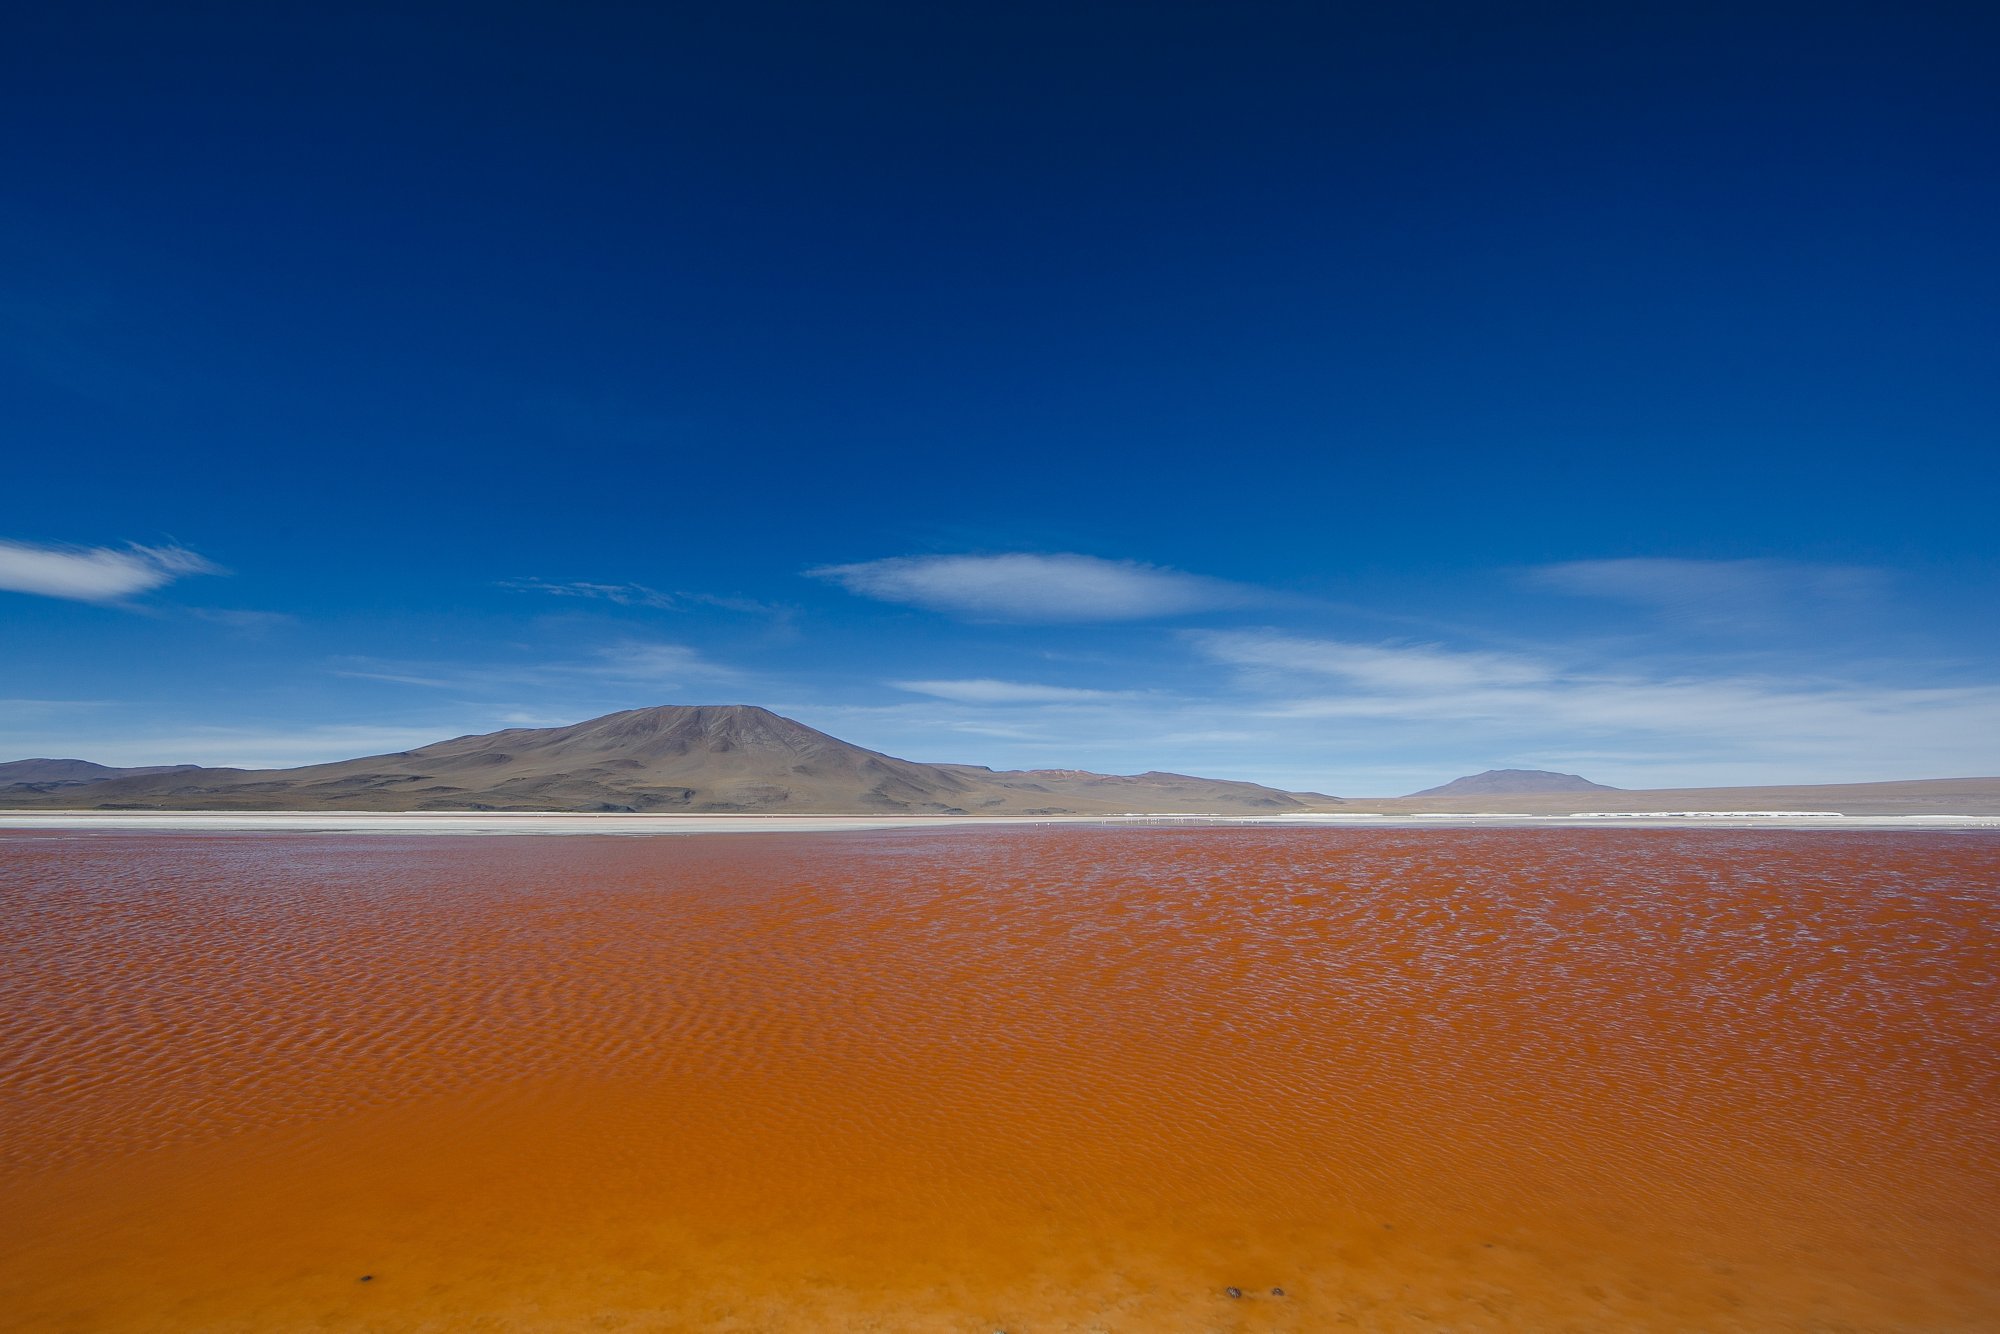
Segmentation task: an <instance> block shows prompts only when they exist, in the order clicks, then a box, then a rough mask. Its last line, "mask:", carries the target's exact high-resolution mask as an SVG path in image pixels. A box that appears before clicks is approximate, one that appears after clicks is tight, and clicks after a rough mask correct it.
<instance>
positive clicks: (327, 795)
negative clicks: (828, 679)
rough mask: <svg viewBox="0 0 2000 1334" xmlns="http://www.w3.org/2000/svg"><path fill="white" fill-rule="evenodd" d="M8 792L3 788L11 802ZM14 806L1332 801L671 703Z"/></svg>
mask: <svg viewBox="0 0 2000 1334" xmlns="http://www.w3.org/2000/svg"><path fill="white" fill-rule="evenodd" d="M11 797H12V794H10V799H11ZM18 804H30V805H62V806H75V807H94V808H98V809H139V810H146V809H159V810H198V809H263V810H314V809H321V810H382V811H410V810H419V811H421V810H517V811H549V810H560V811H658V812H673V811H689V812H760V811H768V812H787V813H801V812H813V813H826V814H839V813H853V814H880V813H885V812H899V813H909V814H924V813H934V814H990V815H1037V814H1112V813H1121V812H1151V813H1250V812H1255V813H1272V812H1279V811H1286V810H1295V811H1302V810H1312V809H1327V808H1329V807H1331V806H1334V805H1337V804H1338V803H1337V802H1335V801H1334V800H1333V799H1332V798H1326V797H1319V796H1317V795H1316V794H1292V793H1286V792H1280V791H1278V790H1276V789H1274V788H1265V787H1258V786H1257V785H1255V784H1252V783H1233V782H1223V781H1215V780H1209V779H1201V778H1190V777H1187V776H1184V775H1179V774H1159V773H1153V774H1140V775H1137V776H1133V777H1122V776H1114V775H1105V774H1091V773H1081V772H1076V771H1070V770H1046V771H1032V772H1025V773H1004V772H998V773H996V772H994V771H992V770H988V769H981V768H977V767H975V766H971V765H952V764H918V763H915V762H913V761H910V760H901V759H897V758H895V757H894V756H890V755H883V754H879V753H877V752H875V751H872V750H864V749H863V748H861V747H860V746H855V745H851V744H849V743H848V742H845V741H842V740H840V739H838V738H836V737H832V736H828V735H827V734H826V733H824V732H818V731H815V730H814V729H812V728H810V727H807V726H805V725H804V724H803V723H798V722H794V721H793V720H792V719H789V718H784V717H780V716H779V715H778V714H775V713H772V712H771V711H770V710H768V709H762V708H757V707H755V706H752V705H700V706H682V705H662V706H659V707H656V708H648V709H631V710H628V711H626V712H623V713H613V714H607V715H606V716H604V717H602V718H592V719H590V720H588V721H586V722H581V723H576V724H573V725H571V726H568V727H549V728H510V729H508V730H506V731H501V732H491V733H486V734H483V735H478V736H463V737H456V738H453V739H452V740H449V741H440V742H437V743H435V744H433V745H429V746H421V747H419V748H417V749H415V750H409V751H401V752H398V753H396V754H393V755H373V756H367V757H365V758H362V759H355V760H342V761H338V762H336V763H332V764H316V765H309V766H306V767H304V768H298V769H267V770H243V769H193V770H183V771H179V772H173V773H162V774H154V775H148V776H135V777H130V778H121V779H115V780H110V781H105V782H96V783H92V784H90V785H89V787H88V788H84V789H72V790H65V791H58V792H50V793H46V794H38V795H35V796H32V797H30V798H29V799H27V800H25V801H22V802H20V803H18Z"/></svg>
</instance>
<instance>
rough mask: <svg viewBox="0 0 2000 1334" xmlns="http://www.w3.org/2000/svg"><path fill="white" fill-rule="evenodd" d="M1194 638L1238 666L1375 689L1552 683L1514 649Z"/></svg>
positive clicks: (1270, 636)
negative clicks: (1494, 650)
mask: <svg viewBox="0 0 2000 1334" xmlns="http://www.w3.org/2000/svg"><path fill="white" fill-rule="evenodd" d="M1189 638H1190V639H1191V640H1192V641H1193V642H1194V643H1195V645H1196V646H1197V647H1198V648H1200V650H1201V651H1202V652H1203V653H1205V654H1207V655H1208V656H1209V657H1211V658H1213V659H1215V660H1216V661H1218V662H1224V663H1229V664H1231V665H1232V666H1237V667H1247V668H1258V669H1274V670H1277V671H1282V672H1291V673H1305V674H1309V675H1317V676H1330V677H1337V678H1340V679H1343V680H1346V681H1348V682H1350V683H1352V684H1353V685H1356V686H1359V687H1362V688H1365V689H1370V690H1381V691H1391V692H1398V693H1409V692H1415V691H1430V690H1440V689H1463V688H1466V687H1476V686H1491V685H1523V684H1527V683H1529V682H1536V681H1546V680H1548V679H1549V678H1550V677H1551V676H1552V675H1553V671H1552V669H1551V668H1550V667H1548V666H1547V665H1546V664H1544V663H1541V662H1537V661H1535V660H1534V659H1531V658H1525V657H1521V656H1518V655H1515V654H1508V653H1468V652H1462V651H1456V650H1449V649H1444V648H1440V647H1438V646H1436V645H1432V644H1404V645H1399V644H1356V643H1349V642H1346V641H1343V640H1335V639H1310V638H1302V637H1300V636H1297V635H1291V634H1285V633H1283V632H1280V631H1276V630H1216V631H1199V632H1196V633H1194V634H1191V635H1190V636H1189Z"/></svg>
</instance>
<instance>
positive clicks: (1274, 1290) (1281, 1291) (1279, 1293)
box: [1271, 1288, 1285, 1297]
mask: <svg viewBox="0 0 2000 1334" xmlns="http://www.w3.org/2000/svg"><path fill="white" fill-rule="evenodd" d="M1271 1295H1272V1296H1273V1297H1282V1296H1284V1295H1285V1290H1284V1289H1283V1288H1272V1289H1271Z"/></svg>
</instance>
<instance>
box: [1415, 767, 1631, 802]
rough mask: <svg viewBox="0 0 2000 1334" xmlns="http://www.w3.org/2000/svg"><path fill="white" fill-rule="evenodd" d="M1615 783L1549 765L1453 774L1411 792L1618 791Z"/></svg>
mask: <svg viewBox="0 0 2000 1334" xmlns="http://www.w3.org/2000/svg"><path fill="white" fill-rule="evenodd" d="M1616 791H1618V789H1617V788H1615V787H1606V786H1605V785H1604V784H1602V783H1593V782H1591V781H1590V780H1589V779H1587V778H1580V777H1578V776H1577V775H1575V774H1558V773H1551V772H1550V771H1549V770H1547V769H1488V770H1487V771H1486V772H1485V773H1483V774H1472V775H1470V776H1468V777H1465V778H1454V779H1452V780H1451V781H1450V782H1449V783H1446V784H1445V785H1444V786H1442V787H1427V788H1425V789H1424V790H1423V791H1422V792H1412V793H1411V794H1410V795H1411V796H1412V797H1492V796H1540V795H1542V794H1544V793H1548V794H1554V793H1561V792H1616Z"/></svg>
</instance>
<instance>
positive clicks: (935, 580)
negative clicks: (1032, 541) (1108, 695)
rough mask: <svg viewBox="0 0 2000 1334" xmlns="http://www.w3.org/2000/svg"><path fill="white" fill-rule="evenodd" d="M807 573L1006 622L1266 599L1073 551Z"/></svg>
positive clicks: (1143, 613) (1138, 615)
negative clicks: (1081, 554) (1076, 553)
mask: <svg viewBox="0 0 2000 1334" xmlns="http://www.w3.org/2000/svg"><path fill="white" fill-rule="evenodd" d="M806 573H807V574H808V575H811V576H812V577H814V578H816V579H827V580H831V581H832V582H834V583H837V584H839V585H840V586H841V587H843V588H845V589H847V591H848V592H850V593H858V594H860V595H861V596H863V597H870V598H875V599H878V600H879V601H883V602H900V603H904V604H906V605H909V606H915V607H923V608H925V609H926V610H930V611H942V612H951V613H954V614H957V615H961V616H971V617H975V618H980V619H987V620H1001V621H1041V622H1049V621H1137V620H1150V619H1154V618H1157V617H1164V616H1180V615H1185V614H1187V613H1189V612H1198V611H1214V610H1220V609H1223V608H1228V607H1241V606H1247V605H1252V604H1254V603H1256V602H1258V601H1259V600H1261V599H1263V598H1264V597H1265V594H1263V593H1262V592H1261V590H1258V589H1255V588H1252V587H1249V586H1248V585H1244V584H1234V583H1230V582H1228V581H1227V580H1222V579H1211V578H1208V577H1206V576H1203V575H1197V574H1187V573H1185V572H1183V571H1180V570H1171V569H1167V568H1166V567H1164V566H1159V565H1146V564H1142V563H1140V562H1138V561H1116V560H1104V559H1102V558H1100V557H1097V556H1080V555H1075V554H1070V553H1058V554H1054V555H1040V554H1036V553H1032V552H1009V553H1003V554H1000V555H990V556H973V555H960V556H893V557H890V558H889V559H886V560H873V561H864V562H861V563H860V564H855V565H823V566H820V567H818V568H817V569H812V570H807V571H806Z"/></svg>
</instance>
